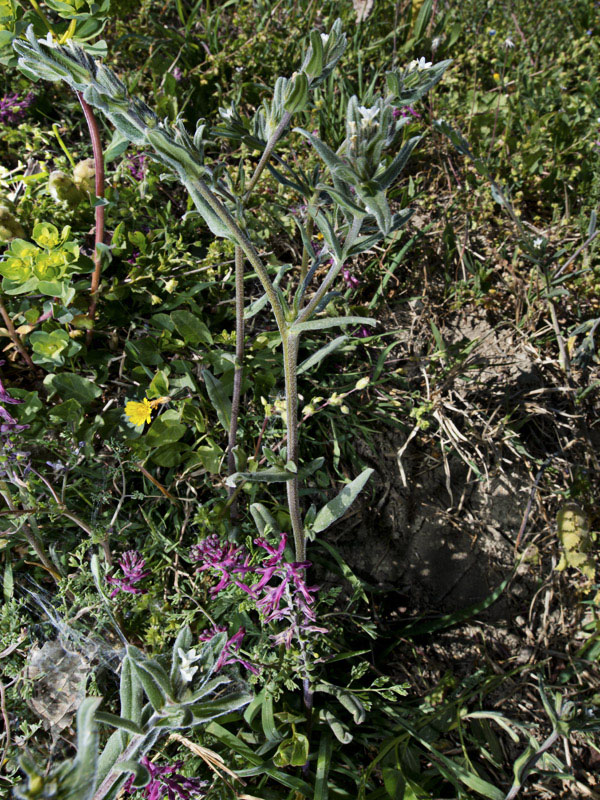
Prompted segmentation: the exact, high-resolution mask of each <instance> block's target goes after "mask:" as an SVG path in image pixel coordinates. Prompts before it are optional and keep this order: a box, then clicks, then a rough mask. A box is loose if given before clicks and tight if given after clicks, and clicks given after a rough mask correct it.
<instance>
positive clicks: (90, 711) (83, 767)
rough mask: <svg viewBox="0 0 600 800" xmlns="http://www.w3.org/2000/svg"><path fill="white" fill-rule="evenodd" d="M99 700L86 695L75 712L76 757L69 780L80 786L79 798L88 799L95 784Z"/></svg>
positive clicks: (100, 699)
mask: <svg viewBox="0 0 600 800" xmlns="http://www.w3.org/2000/svg"><path fill="white" fill-rule="evenodd" d="M101 702H102V698H101V697H86V698H85V700H84V701H83V702H82V704H81V706H80V707H79V711H78V712H77V758H76V759H75V762H74V764H73V766H74V769H73V774H72V775H71V776H70V779H69V780H70V781H72V782H73V784H74V785H75V786H78V787H82V788H81V791H82V794H81V800H89V798H91V797H92V796H93V794H94V787H95V785H96V776H97V772H98V727H97V725H96V722H95V719H94V717H95V715H96V710H97V708H98V706H99V705H100V703H101Z"/></svg>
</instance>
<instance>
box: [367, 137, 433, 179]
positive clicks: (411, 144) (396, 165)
mask: <svg viewBox="0 0 600 800" xmlns="http://www.w3.org/2000/svg"><path fill="white" fill-rule="evenodd" d="M422 138H423V137H422V136H413V138H412V139H409V140H408V142H407V143H406V144H405V145H404V147H403V148H402V150H400V152H399V153H398V155H397V156H396V157H395V158H394V160H393V161H392V163H391V164H390V165H389V167H388V168H387V169H386V170H384V172H382V173H381V175H378V176H377V177H376V182H377V185H378V186H379V188H380V189H382V190H384V189H387V188H388V186H391V184H392V183H393V182H394V181H395V180H396V178H397V177H398V175H400V173H401V172H402V170H403V169H404V167H405V166H406V162H407V161H408V159H409V157H410V154H411V153H412V151H413V150H414V148H415V146H416V145H417V144H418V143H419V142H420V141H421V139H422Z"/></svg>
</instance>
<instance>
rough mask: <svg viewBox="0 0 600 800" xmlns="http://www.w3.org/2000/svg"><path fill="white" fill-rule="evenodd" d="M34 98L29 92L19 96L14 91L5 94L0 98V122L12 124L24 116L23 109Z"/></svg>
mask: <svg viewBox="0 0 600 800" xmlns="http://www.w3.org/2000/svg"><path fill="white" fill-rule="evenodd" d="M34 100H35V95H34V94H33V93H32V92H29V93H28V94H26V95H25V97H20V96H19V95H18V94H17V93H16V92H14V93H13V94H5V95H4V97H2V99H0V122H4V123H8V124H9V125H10V124H13V123H15V122H19V121H20V120H22V119H23V117H24V116H25V111H26V110H27V109H28V108H29V106H30V105H31V104H32V103H33V101H34Z"/></svg>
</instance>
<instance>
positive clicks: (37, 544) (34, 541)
mask: <svg viewBox="0 0 600 800" xmlns="http://www.w3.org/2000/svg"><path fill="white" fill-rule="evenodd" d="M0 494H1V495H2V497H3V498H4V502H5V503H6V505H7V506H8V508H9V510H10V511H14V512H15V513H17V512H18V509H17V507H16V506H15V504H14V503H13V499H12V494H11V491H10V489H9V487H8V484H7V483H6V481H4V480H0ZM20 530H21V532H22V533H23V536H24V537H25V539H26V540H27V543H28V544H29V545H30V546H31V547H32V548H33V551H34V552H35V554H36V556H37V557H38V558H39V560H40V561H41V562H42V564H43V565H44V566H45V567H46V569H47V570H48V572H49V573H50V574H51V575H52V577H53V578H54V579H55V580H56V582H57V583H59V582H60V575H59V574H58V573H57V571H56V568H55V567H54V564H53V563H52V561H50V559H49V558H48V556H47V555H46V552H45V550H44V547H43V545H42V543H41V541H40V540H39V539H38V537H37V536H36V535H35V534H34V532H33V531H32V530H31V528H30V527H29V525H28V524H27V523H24V524H23V525H22V526H21V529H20Z"/></svg>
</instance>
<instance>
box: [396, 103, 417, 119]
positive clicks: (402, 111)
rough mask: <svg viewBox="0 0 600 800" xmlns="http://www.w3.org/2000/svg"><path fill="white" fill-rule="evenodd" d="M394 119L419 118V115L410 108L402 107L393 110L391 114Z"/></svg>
mask: <svg viewBox="0 0 600 800" xmlns="http://www.w3.org/2000/svg"><path fill="white" fill-rule="evenodd" d="M392 115H393V117H394V119H398V117H418V118H419V119H420V118H421V115H420V114H417V112H416V111H415V110H414V108H413V107H412V106H403V107H402V108H395V109H394V110H393V112H392Z"/></svg>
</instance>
